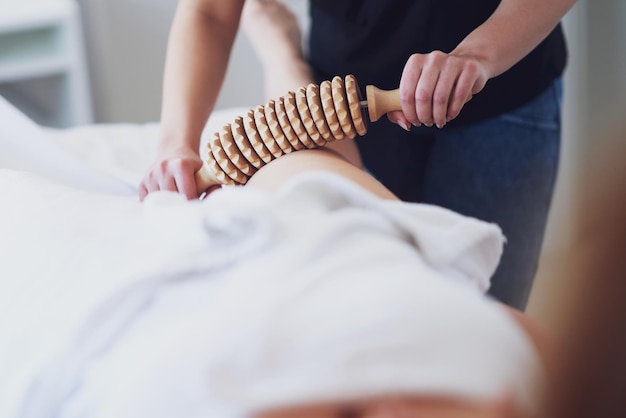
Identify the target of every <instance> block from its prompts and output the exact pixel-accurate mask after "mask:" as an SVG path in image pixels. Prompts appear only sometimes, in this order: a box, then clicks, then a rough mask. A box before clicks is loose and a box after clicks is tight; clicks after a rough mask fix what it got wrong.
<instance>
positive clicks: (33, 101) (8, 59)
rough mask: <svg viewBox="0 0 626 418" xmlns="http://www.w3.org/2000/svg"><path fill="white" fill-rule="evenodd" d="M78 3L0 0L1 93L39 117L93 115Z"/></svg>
mask: <svg viewBox="0 0 626 418" xmlns="http://www.w3.org/2000/svg"><path fill="white" fill-rule="evenodd" d="M82 36H83V35H82V29H81V24H80V13H79V9H78V4H77V3H76V2H75V1H74V0H0V95H2V96H4V97H5V98H6V99H7V100H9V101H10V102H12V103H13V104H14V105H15V106H16V107H18V108H20V109H21V110H22V111H23V112H24V113H26V114H27V115H28V116H29V117H31V118H32V119H34V120H35V121H36V122H37V123H39V124H42V125H45V126H52V127H69V126H75V125H82V124H87V123H91V122H92V121H93V111H92V101H91V94H90V88H89V80H88V76H87V65H86V59H85V53H84V47H83V41H82Z"/></svg>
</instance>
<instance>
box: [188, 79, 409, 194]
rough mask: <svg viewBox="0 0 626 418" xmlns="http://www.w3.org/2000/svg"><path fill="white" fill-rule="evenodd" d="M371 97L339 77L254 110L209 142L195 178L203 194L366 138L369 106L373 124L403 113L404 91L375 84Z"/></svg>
mask: <svg viewBox="0 0 626 418" xmlns="http://www.w3.org/2000/svg"><path fill="white" fill-rule="evenodd" d="M366 96H367V99H366V100H361V97H360V92H359V87H358V85H357V82H356V78H355V77H354V76H353V75H348V76H346V77H345V81H344V80H342V78H341V77H339V76H336V77H335V78H333V80H332V81H328V80H326V81H323V82H322V83H321V84H320V85H319V86H318V85H317V84H313V83H311V84H309V85H308V86H306V87H300V89H298V91H296V92H295V93H294V92H292V91H290V92H289V93H287V94H286V95H284V96H282V97H280V98H279V99H277V100H270V101H269V102H268V103H266V104H265V105H264V106H262V105H261V106H258V107H257V108H256V109H250V110H249V111H248V113H247V114H246V115H245V116H243V117H238V118H236V119H235V120H234V121H233V122H231V123H229V124H226V125H224V127H222V129H221V130H220V131H219V132H215V134H213V136H212V137H211V139H210V140H209V141H208V143H207V147H206V148H205V150H204V155H203V160H204V164H203V166H202V168H201V169H200V170H199V171H198V172H197V173H196V175H195V178H196V184H197V189H198V192H199V193H202V192H204V191H205V190H207V189H208V188H209V187H211V186H214V185H217V184H224V185H236V184H245V183H246V182H247V181H248V179H249V178H250V177H251V176H252V175H253V174H254V173H255V172H256V171H257V170H258V169H260V168H261V167H263V166H264V165H265V164H267V163H269V162H270V161H272V160H273V159H276V158H278V157H280V156H282V155H284V154H289V153H290V152H293V151H299V150H302V149H311V148H318V147H323V146H324V145H326V144H327V143H330V142H333V141H339V140H342V139H352V138H354V137H355V136H356V135H357V134H358V135H361V136H362V135H365V133H366V132H367V125H366V120H365V117H364V115H363V111H362V108H364V107H367V108H368V114H369V119H370V121H372V122H375V121H377V120H378V119H379V118H380V117H381V116H382V115H384V114H386V113H387V112H391V111H393V110H401V106H400V93H399V90H398V89H396V90H390V91H384V90H380V89H378V88H376V87H375V86H372V85H369V86H367V87H366Z"/></svg>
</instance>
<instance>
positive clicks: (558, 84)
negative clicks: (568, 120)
mask: <svg viewBox="0 0 626 418" xmlns="http://www.w3.org/2000/svg"><path fill="white" fill-rule="evenodd" d="M562 83H563V80H562V79H561V78H560V77H559V78H557V79H556V80H555V81H554V82H553V83H552V84H550V85H549V86H548V88H547V89H545V90H544V91H543V92H542V93H541V94H540V95H539V96H537V97H536V98H534V99H533V100H532V101H530V102H529V103H527V104H525V105H523V106H520V107H518V108H517V109H514V110H512V111H510V112H508V113H505V114H503V115H501V116H500V119H501V120H503V121H506V122H510V123H516V124H522V125H527V126H533V127H537V128H541V129H552V130H558V129H560V128H561V103H562V98H563V86H562Z"/></svg>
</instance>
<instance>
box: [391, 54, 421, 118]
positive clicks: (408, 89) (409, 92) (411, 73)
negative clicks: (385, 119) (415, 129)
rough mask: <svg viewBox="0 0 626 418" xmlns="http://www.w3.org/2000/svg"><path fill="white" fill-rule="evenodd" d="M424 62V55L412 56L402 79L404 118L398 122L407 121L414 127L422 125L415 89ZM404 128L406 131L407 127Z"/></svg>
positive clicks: (401, 91) (405, 66) (401, 95)
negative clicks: (416, 105) (416, 107)
mask: <svg viewBox="0 0 626 418" xmlns="http://www.w3.org/2000/svg"><path fill="white" fill-rule="evenodd" d="M423 60H424V56H423V55H422V54H413V55H411V56H410V57H409V59H408V60H407V62H406V64H405V65H404V69H403V70H402V77H401V78H400V104H401V106H402V113H403V114H404V117H403V118H400V117H397V119H396V121H406V122H409V123H410V124H411V125H413V126H419V125H420V124H421V122H420V120H419V119H418V118H417V113H416V111H415V89H416V88H417V82H418V81H419V79H420V76H421V74H422V66H423ZM393 118H394V116H391V118H390V120H392V121H393ZM400 126H402V124H400ZM402 127H403V128H405V129H406V127H404V126H402ZM407 130H408V129H407Z"/></svg>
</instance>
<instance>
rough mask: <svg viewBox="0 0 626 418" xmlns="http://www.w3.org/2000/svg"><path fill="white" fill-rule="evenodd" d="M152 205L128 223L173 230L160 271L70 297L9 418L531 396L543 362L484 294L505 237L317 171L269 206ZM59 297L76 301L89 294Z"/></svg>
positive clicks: (172, 200) (244, 196) (220, 200)
mask: <svg viewBox="0 0 626 418" xmlns="http://www.w3.org/2000/svg"><path fill="white" fill-rule="evenodd" d="M77 193H79V192H77ZM77 198H78V197H77ZM153 199H154V200H153V201H152V203H151V204H149V205H148V206H147V208H150V209H145V210H143V211H141V214H140V215H136V216H137V218H136V219H141V218H145V219H149V220H150V223H151V225H152V228H153V229H154V230H153V235H152V237H157V235H158V234H164V236H169V237H170V242H169V243H168V246H167V247H168V249H167V250H165V249H163V250H162V251H160V252H158V251H157V252H156V253H155V254H158V255H157V257H159V258H160V257H162V256H163V257H165V259H166V260H160V261H162V262H163V263H161V265H165V266H166V267H167V268H166V269H165V270H163V271H161V272H156V273H155V272H154V269H153V268H148V267H153V266H144V267H146V269H145V270H144V271H143V274H141V275H140V274H136V275H134V276H132V277H126V278H119V277H117V278H116V277H115V276H116V274H117V270H116V268H114V266H111V268H110V269H109V270H108V271H107V272H106V273H107V274H109V275H110V276H111V277H110V278H109V279H108V280H113V283H115V286H101V288H100V289H99V290H98V291H96V295H93V294H92V296H91V299H90V300H91V302H90V304H88V306H85V304H84V301H83V303H80V306H81V307H82V308H83V309H84V311H81V314H80V316H79V318H80V319H81V321H80V324H77V323H72V324H71V327H69V326H68V327H67V328H66V330H68V329H73V330H74V332H73V334H72V333H69V332H68V333H66V334H64V335H65V336H66V338H65V340H64V341H59V343H62V344H61V346H60V351H58V352H57V351H54V352H49V353H46V354H47V357H46V358H45V360H46V361H45V362H43V363H44V364H42V363H39V368H37V369H36V370H33V369H32V368H29V370H30V371H31V373H32V374H30V375H29V376H30V380H29V381H28V382H22V383H23V386H22V388H24V387H28V388H29V390H28V391H24V392H22V393H21V395H22V397H21V398H20V401H21V402H20V405H21V406H20V409H19V411H20V414H14V415H15V416H20V417H29V418H34V417H47V416H54V415H55V414H57V416H62V417H68V418H69V417H78V416H81V417H110V416H115V417H118V418H126V417H128V418H130V417H136V416H151V417H157V418H159V417H172V416H180V415H181V414H182V415H185V416H186V417H192V418H193V417H196V416H197V417H206V416H221V417H225V418H226V417H231V416H232V417H235V416H239V415H241V416H247V414H249V413H250V412H252V411H255V410H258V409H259V408H266V407H273V406H280V405H287V404H293V403H299V402H307V403H308V402H315V401H324V400H333V399H337V398H342V399H344V398H351V399H354V398H361V397H367V396H371V395H373V394H381V393H390V392H393V393H397V392H402V393H405V392H410V393H421V394H434V395H449V396H455V397H461V398H469V399H474V400H476V399H481V400H482V399H490V398H493V397H496V396H498V395H501V394H502V393H503V391H505V390H507V391H508V390H513V391H514V392H516V393H517V394H518V395H519V397H520V398H527V397H528V395H529V394H528V386H527V384H528V379H530V378H531V376H532V375H533V373H534V372H535V371H536V370H537V368H538V361H537V358H536V355H535V353H534V351H533V349H532V347H531V345H530V343H529V341H528V340H527V339H526V338H525V336H524V335H523V333H522V331H521V330H520V329H519V328H518V327H517V326H516V325H515V324H514V323H513V321H512V320H511V319H510V318H509V317H508V316H507V315H506V314H505V313H504V311H502V310H501V309H500V308H498V307H497V306H496V305H495V304H494V303H491V302H489V301H486V300H485V299H484V297H483V295H482V291H483V290H484V289H485V287H486V284H487V283H488V278H489V276H490V275H491V273H492V272H493V270H494V269H495V267H496V265H497V262H498V259H499V256H500V251H501V246H502V236H501V234H500V231H499V229H498V228H497V227H495V226H493V225H489V224H486V223H483V222H480V221H477V220H475V219H471V218H466V217H462V216H460V215H457V214H455V213H452V212H449V211H446V210H442V209H439V208H436V207H431V206H424V205H416V204H402V203H395V202H385V201H380V200H379V199H377V198H375V197H374V196H372V195H370V194H369V193H367V192H365V191H364V190H362V189H360V188H359V187H357V186H356V185H355V184H353V183H351V182H348V181H346V180H343V179H342V178H339V177H337V176H334V175H330V174H327V173H310V174H306V175H301V176H298V177H297V178H295V179H294V180H293V181H292V182H291V183H290V184H288V185H287V186H285V187H284V188H283V189H282V190H281V191H280V192H279V193H278V194H277V195H276V196H274V197H272V196H268V195H266V194H264V193H260V192H255V191H253V190H250V189H247V190H246V189H241V188H236V189H223V190H221V191H219V192H216V193H214V194H213V195H212V197H211V199H209V201H207V202H204V203H189V202H186V201H184V199H180V198H178V197H176V196H174V195H169V194H162V195H159V194H156V195H154V196H153ZM79 200H80V199H79ZM75 203H76V202H74V204H75ZM109 212H110V208H109ZM98 216H104V213H99V214H98ZM181 216H182V217H184V218H185V221H184V223H183V224H182V228H181V227H180V225H177V228H179V231H180V233H181V237H184V236H186V235H187V233H188V232H190V231H191V230H193V229H194V226H193V225H198V224H203V225H204V226H203V227H202V228H196V229H201V230H202V234H204V236H205V239H204V241H203V239H202V238H200V235H198V238H197V239H194V240H192V242H193V245H191V244H190V243H189V242H183V241H184V240H185V238H181V239H180V240H177V239H176V236H175V234H173V233H174V232H175V229H176V228H172V227H171V226H168V224H169V223H172V224H173V223H174V221H173V220H174V219H176V218H179V217H181ZM104 218H105V221H106V220H107V218H106V216H104ZM66 222H68V221H67V220H66ZM142 222H146V221H145V220H144V221H142ZM109 225H111V224H109ZM159 225H162V228H161V227H160V226H159ZM186 225H188V227H187V226H186ZM242 226H244V227H243V228H242ZM42 228H44V227H43V226H42ZM44 230H45V228H44ZM191 236H192V237H193V236H194V235H193V234H191ZM124 239H126V240H129V241H130V242H132V241H133V240H134V238H133V232H132V229H131V230H130V234H129V232H128V230H127V231H126V235H125V238H124ZM203 243H204V244H203ZM218 243H220V245H216V244H218ZM246 243H247V244H246ZM107 245H108V244H107ZM152 245H156V244H154V243H153V244H152ZM178 246H181V248H182V250H181V251H177V250H176V248H177V247H178ZM50 250H52V251H61V252H63V251H66V250H63V249H62V248H58V249H49V251H50ZM168 251H169V252H170V257H167V256H166V253H167V252H168ZM203 252H204V254H203ZM171 255H176V257H171ZM215 255H218V256H217V257H212V256H215ZM140 260H141V258H140ZM143 260H144V261H145V258H144V259H143ZM218 260H219V262H218ZM165 261H167V262H165ZM139 267H141V266H139ZM51 275H54V272H51ZM79 282H80V281H79ZM48 286H53V283H49V284H48ZM83 290H84V289H83ZM92 290H93V289H92ZM87 293H88V294H89V292H87ZM96 296H97V297H96ZM59 298H60V299H59V300H58V302H59V303H63V304H64V305H65V306H70V307H71V306H73V304H74V305H75V304H76V303H78V302H76V301H77V300H78V301H80V300H82V295H77V294H71V293H67V294H60V295H59ZM64 298H65V300H64ZM49 307H50V309H52V308H53V307H54V305H49ZM12 317H13V318H19V316H17V317H16V316H15V315H14V316H12ZM17 322H18V323H19V321H17ZM57 326H58V324H57ZM24 330H25V331H26V332H28V331H29V329H28V328H24ZM72 335H73V337H72ZM2 337H4V336H3V335H0V338H2ZM31 337H32V338H35V336H32V335H31ZM57 348H59V347H57ZM6 384H7V385H10V384H11V382H10V381H9V382H6ZM2 393H3V392H2V391H0V400H2V396H4V395H3V394H2ZM19 395H20V393H18V394H16V396H19ZM0 404H2V402H0ZM9 416H11V415H9Z"/></svg>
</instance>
